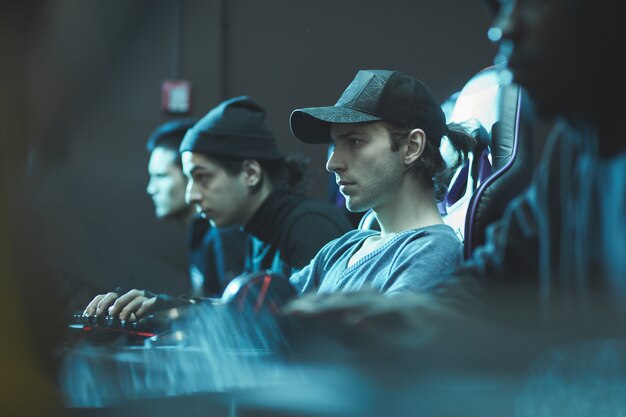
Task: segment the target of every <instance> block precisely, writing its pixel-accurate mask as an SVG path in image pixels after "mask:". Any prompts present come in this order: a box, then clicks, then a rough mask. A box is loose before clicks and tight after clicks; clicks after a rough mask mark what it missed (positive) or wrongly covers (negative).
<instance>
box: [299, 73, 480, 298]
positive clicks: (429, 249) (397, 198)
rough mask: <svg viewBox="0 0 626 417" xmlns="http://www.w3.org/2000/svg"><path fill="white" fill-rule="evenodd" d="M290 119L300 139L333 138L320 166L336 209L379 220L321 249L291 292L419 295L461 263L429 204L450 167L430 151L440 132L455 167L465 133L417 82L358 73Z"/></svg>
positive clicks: (458, 246) (450, 233) (453, 239)
mask: <svg viewBox="0 0 626 417" xmlns="http://www.w3.org/2000/svg"><path fill="white" fill-rule="evenodd" d="M290 124H291V130H292V132H293V134H294V135H295V136H296V137H297V138H298V139H299V140H301V141H303V142H306V143H312V144H328V143H334V152H333V154H332V155H331V156H330V159H329V160H328V163H327V165H326V169H327V170H328V171H330V172H333V173H334V174H335V177H336V181H337V184H338V185H339V187H340V191H341V193H342V194H343V195H344V197H345V200H346V207H347V208H348V210H350V211H352V212H363V211H365V210H369V209H372V210H373V211H374V213H375V215H376V219H377V221H378V223H379V225H380V231H374V230H353V231H351V232H349V233H347V234H345V235H344V236H343V237H341V238H339V239H336V240H334V241H333V242H331V243H329V244H328V245H326V246H325V247H324V248H322V250H321V251H320V253H319V254H318V255H317V256H316V257H315V259H314V260H313V262H311V264H310V265H309V266H307V268H305V269H304V270H302V271H301V272H300V273H298V274H296V275H294V276H292V277H291V282H292V283H293V284H294V285H296V286H297V287H298V288H299V289H300V291H301V292H305V291H309V290H317V291H318V292H320V293H324V292H351V291H357V290H362V289H374V290H375V291H377V292H380V293H385V294H396V293H403V292H428V291H431V290H432V289H433V288H435V286H436V285H437V284H438V283H439V280H440V277H441V276H443V273H444V272H445V270H447V269H448V268H450V267H453V266H455V265H457V264H458V263H460V262H461V260H462V258H463V255H462V243H461V241H460V240H459V239H458V238H457V236H456V234H455V232H454V230H453V229H452V228H451V227H450V226H448V225H446V224H444V222H443V220H442V218H441V215H440V214H439V210H438V208H437V199H438V198H440V197H442V194H443V192H444V191H445V186H446V184H445V180H446V179H447V178H449V175H448V174H449V172H450V170H449V169H448V167H447V166H446V164H445V162H444V160H443V157H442V155H441V153H440V151H439V147H440V144H441V139H442V137H443V136H446V137H447V138H448V140H449V142H450V144H451V145H452V147H453V148H454V149H455V151H456V152H457V154H458V160H457V166H458V164H460V163H461V162H463V160H464V158H465V156H466V155H467V151H468V150H469V149H470V147H471V146H472V144H473V142H474V139H473V138H472V136H471V135H469V134H468V133H467V132H466V131H465V130H464V129H463V128H462V127H461V126H459V125H447V124H446V120H445V115H444V113H443V111H442V109H441V107H440V105H439V104H438V102H437V100H436V98H435V96H434V95H433V93H432V92H431V91H430V89H429V88H428V87H427V86H426V85H425V84H423V83H422V82H421V81H419V80H417V79H415V78H413V77H409V76H407V75H404V74H402V73H400V72H397V71H385V70H363V71H359V72H358V73H357V75H356V77H355V78H354V80H353V81H352V83H351V84H350V85H349V86H348V88H347V89H346V90H345V91H344V92H343V94H342V95H341V97H340V98H339V100H338V101H337V103H336V104H335V105H334V106H327V107H314V108H305V109H297V110H295V111H294V112H293V113H292V115H291V119H290ZM453 169H454V168H453Z"/></svg>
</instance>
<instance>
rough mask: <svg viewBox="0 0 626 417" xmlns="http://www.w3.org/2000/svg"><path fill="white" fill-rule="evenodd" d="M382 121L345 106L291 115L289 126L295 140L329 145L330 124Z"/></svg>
mask: <svg viewBox="0 0 626 417" xmlns="http://www.w3.org/2000/svg"><path fill="white" fill-rule="evenodd" d="M378 120H382V119H381V118H380V117H377V116H372V115H371V114H367V113H363V112H361V111H359V110H355V109H352V108H350V107H345V106H328V107H310V108H306V109H296V110H294V111H293V112H292V113H291V117H290V118H289V126H290V127H291V132H292V133H293V134H294V136H295V137H296V138H298V139H299V140H300V141H302V142H305V143H314V144H318V143H331V142H332V141H333V139H332V138H331V137H330V125H331V124H332V123H364V122H375V121H378Z"/></svg>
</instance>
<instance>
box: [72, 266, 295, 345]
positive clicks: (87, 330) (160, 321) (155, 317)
mask: <svg viewBox="0 0 626 417" xmlns="http://www.w3.org/2000/svg"><path fill="white" fill-rule="evenodd" d="M296 295H297V292H296V290H295V289H294V288H293V287H292V286H291V284H290V283H289V280H288V279H286V278H285V277H283V276H281V275H277V274H273V273H271V272H268V271H263V272H257V273H252V274H246V275H241V276H239V277H236V278H235V279H233V280H232V281H231V282H230V283H229V285H228V286H227V287H226V289H225V290H224V293H223V295H222V297H220V298H216V299H205V300H204V302H205V303H209V304H212V305H215V307H216V308H219V307H220V306H221V307H223V308H233V309H235V311H237V312H238V314H242V315H243V314H250V315H252V316H260V315H264V314H270V315H275V314H278V312H279V310H280V307H281V306H282V305H284V304H285V303H286V302H288V301H289V300H291V299H292V298H294V297H296ZM193 308H194V307H193V305H190V306H184V307H177V308H172V309H169V310H161V311H157V312H154V313H153V314H151V315H148V316H145V317H142V318H141V319H139V320H138V321H130V320H127V321H124V320H120V319H119V317H111V316H103V317H96V316H83V314H82V312H80V313H76V314H74V315H73V317H72V320H71V323H70V324H69V326H68V327H69V329H70V333H71V338H73V339H76V338H77V339H84V338H87V339H89V341H92V342H95V343H102V342H111V341H115V342H117V343H121V344H129V345H136V344H144V343H145V342H146V341H147V340H156V339H162V340H166V339H167V337H168V335H169V332H168V331H169V330H171V329H172V325H173V323H175V322H176V321H178V320H180V319H181V318H183V317H185V316H187V315H188V314H189V312H192V311H193Z"/></svg>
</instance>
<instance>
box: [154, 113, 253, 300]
mask: <svg viewBox="0 0 626 417" xmlns="http://www.w3.org/2000/svg"><path fill="white" fill-rule="evenodd" d="M198 120H199V119H196V118H187V119H178V120H173V121H170V122H167V123H163V124H162V125H160V126H158V127H157V128H156V129H155V130H154V131H153V132H152V134H151V135H150V137H149V139H148V142H147V144H146V148H147V149H148V151H149V152H150V160H149V162H148V174H149V176H150V181H149V182H148V186H147V187H146V191H147V192H148V194H149V195H150V197H151V198H152V202H153V203H154V208H155V214H156V216H157V218H159V219H173V220H176V221H178V222H179V223H181V224H182V225H184V226H185V227H187V228H188V229H189V234H188V246H189V277H190V295H191V296H193V297H200V296H209V295H213V296H215V295H220V294H221V293H222V291H223V290H224V288H225V286H226V285H227V284H228V282H229V281H230V280H231V279H232V278H234V277H235V276H237V275H239V274H240V273H241V272H242V271H243V265H244V248H245V245H246V241H247V240H246V239H247V238H246V236H247V235H246V234H245V233H243V232H242V231H240V230H239V228H237V227H228V228H216V227H211V224H210V223H209V222H207V221H206V219H203V218H202V217H200V216H197V215H195V210H194V209H193V207H191V206H190V205H189V204H187V202H186V201H185V191H186V189H187V177H185V174H184V173H183V168H182V162H181V159H180V153H179V152H178V148H179V147H180V144H181V142H182V140H183V137H184V136H185V133H187V130H188V129H190V128H191V127H193V125H195V124H196V123H197V122H198Z"/></svg>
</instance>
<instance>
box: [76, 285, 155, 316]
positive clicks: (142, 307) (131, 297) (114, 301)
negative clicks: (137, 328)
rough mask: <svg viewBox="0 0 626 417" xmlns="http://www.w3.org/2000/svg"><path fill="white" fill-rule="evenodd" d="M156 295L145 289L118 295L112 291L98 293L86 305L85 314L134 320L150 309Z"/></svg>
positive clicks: (118, 293)
mask: <svg viewBox="0 0 626 417" xmlns="http://www.w3.org/2000/svg"><path fill="white" fill-rule="evenodd" d="M156 299H157V298H156V295H155V294H152V293H151V292H149V291H146V290H137V289H135V290H130V291H128V292H127V293H126V294H124V295H121V296H120V292H118V291H114V292H109V293H106V294H99V295H97V296H96V297H94V299H93V300H92V301H91V302H90V303H89V304H88V305H87V307H86V308H85V311H84V312H83V315H85V316H98V317H102V316H111V317H119V319H120V320H136V319H138V318H140V317H141V316H143V315H145V314H147V313H149V312H151V311H152V308H153V307H154V304H155V302H156Z"/></svg>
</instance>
